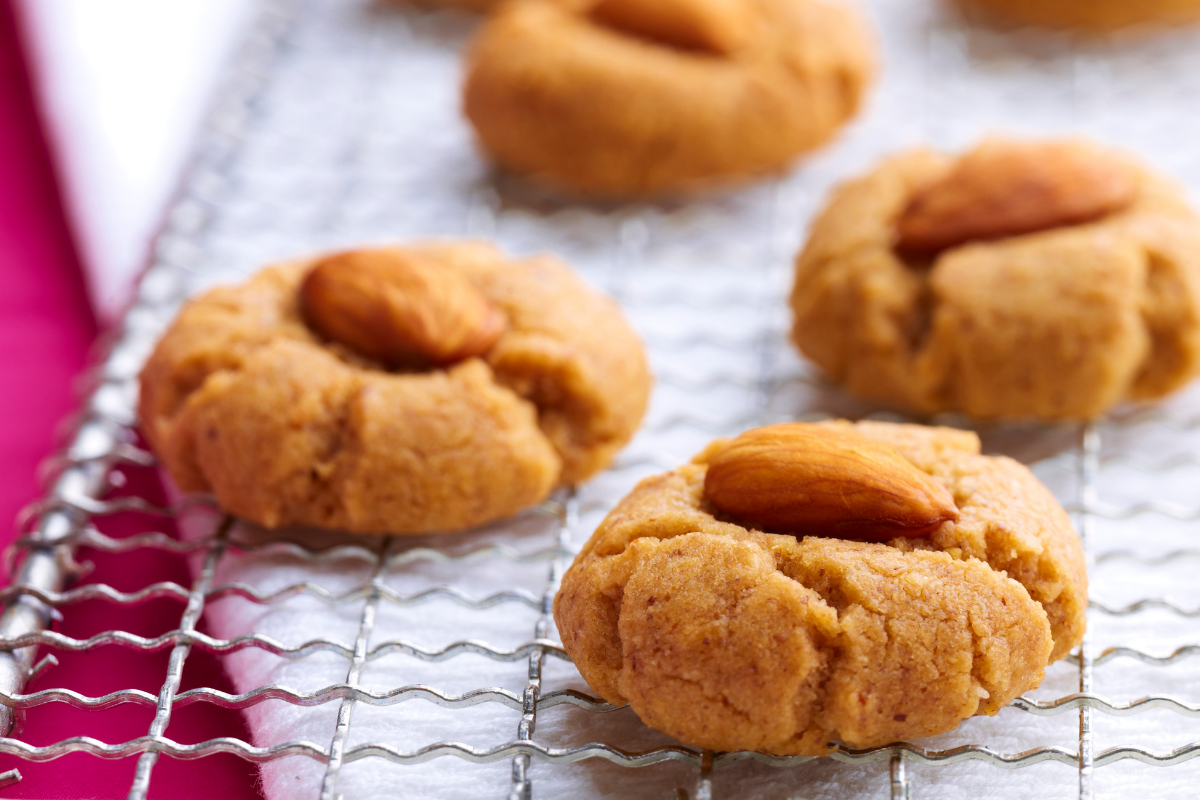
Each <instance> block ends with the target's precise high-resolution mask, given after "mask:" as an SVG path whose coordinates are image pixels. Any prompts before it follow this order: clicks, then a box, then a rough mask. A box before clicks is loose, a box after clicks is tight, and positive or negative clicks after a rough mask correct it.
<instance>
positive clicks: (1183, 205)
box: [791, 143, 1200, 420]
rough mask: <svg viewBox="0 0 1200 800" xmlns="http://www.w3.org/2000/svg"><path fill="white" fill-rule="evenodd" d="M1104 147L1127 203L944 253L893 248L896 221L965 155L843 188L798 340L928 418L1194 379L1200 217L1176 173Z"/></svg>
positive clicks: (1093, 401)
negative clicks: (908, 254)
mask: <svg viewBox="0 0 1200 800" xmlns="http://www.w3.org/2000/svg"><path fill="white" fill-rule="evenodd" d="M1079 146H1080V147H1083V146H1085V145H1084V144H1083V143H1080V144H1079ZM1089 147H1091V146H1090V145H1089ZM1094 154H1095V157H1097V158H1106V159H1114V160H1115V161H1119V162H1121V163H1122V165H1123V166H1124V167H1125V168H1127V169H1129V170H1130V171H1131V173H1132V175H1133V177H1134V179H1135V181H1136V190H1135V194H1134V198H1133V200H1132V202H1131V203H1130V205H1128V206H1127V207H1126V208H1124V209H1123V210H1121V211H1117V212H1115V213H1112V214H1109V215H1108V216H1105V217H1103V218H1101V219H1099V220H1097V221H1094V222H1090V223H1087V224H1081V225H1070V226H1066V227H1059V228H1053V229H1050V230H1045V231H1041V232H1037V233H1031V234H1026V235H1020V236H1012V237H1009V238H1004V239H996V240H992V241H985V242H973V243H968V244H965V245H961V246H958V247H954V248H951V249H949V250H945V251H943V252H942V253H941V254H939V255H938V256H937V257H936V258H935V259H933V260H932V261H930V260H927V259H926V260H921V259H913V258H907V259H906V258H905V257H903V256H901V255H900V254H898V253H897V252H896V251H895V248H894V241H895V236H896V222H897V219H898V218H899V217H900V215H901V214H902V213H903V211H904V209H905V208H906V207H907V205H908V204H909V202H910V200H911V199H912V197H913V196H914V195H915V194H916V193H917V192H918V191H920V190H921V189H922V188H923V187H925V186H927V185H929V184H930V183H931V182H933V181H935V180H937V179H938V178H939V177H941V176H942V175H944V174H946V173H947V171H948V170H949V169H950V168H951V166H952V165H953V164H954V162H955V157H953V156H947V155H944V154H941V153H937V152H934V151H932V150H927V149H918V150H913V151H909V152H905V153H902V154H900V155H898V156H894V157H892V158H890V159H888V160H887V161H885V162H884V163H883V164H881V165H880V166H879V167H877V168H876V169H874V170H873V171H872V172H870V173H869V174H867V175H866V176H864V177H861V178H858V179H856V180H852V181H850V182H848V183H845V184H843V185H842V186H839V187H838V188H836V189H835V190H834V191H833V193H832V196H831V198H830V199H829V201H828V204H827V206H826V207H825V209H824V210H823V211H822V212H821V214H820V215H819V216H818V217H817V219H816V220H815V221H814V223H813V225H812V229H811V231H810V235H809V240H808V243H807V244H806V246H805V247H804V249H803V251H802V252H801V253H800V255H799V256H798V257H797V259H796V279H795V284H794V287H793V290H792V294H791V307H792V310H793V312H794V316H793V326H792V331H791V337H792V340H793V341H794V342H795V344H796V345H797V347H799V349H800V350H801V351H802V352H803V353H804V355H806V356H807V357H808V358H810V359H811V360H813V361H814V362H816V364H817V365H818V366H820V367H821V368H822V370H823V371H824V372H825V373H826V375H827V376H828V377H829V378H830V379H832V380H833V381H836V382H838V383H841V384H844V385H845V386H846V387H847V388H848V389H849V390H850V391H852V392H855V393H857V394H859V395H863V396H865V397H868V398H872V399H875V400H880V401H884V402H888V403H893V404H896V405H900V406H906V407H908V408H912V409H916V410H919V411H922V412H937V411H948V410H961V411H964V412H966V413H967V414H970V415H972V416H974V417H978V418H997V417H1009V418H1013V417H1032V418H1039V419H1044V420H1060V419H1079V418H1091V417H1096V416H1098V415H1100V414H1103V413H1104V412H1105V411H1106V410H1108V409H1109V408H1110V407H1111V406H1113V405H1114V404H1116V403H1118V402H1121V401H1125V400H1146V399H1152V398H1157V397H1161V396H1163V395H1166V394H1168V393H1170V392H1173V391H1175V390H1176V389H1178V388H1180V387H1181V386H1182V385H1183V384H1185V383H1186V382H1187V381H1189V380H1191V379H1192V378H1193V377H1194V376H1195V375H1196V373H1197V372H1198V371H1200V219H1198V218H1197V216H1196V214H1195V212H1194V211H1193V210H1192V209H1191V208H1190V207H1189V205H1188V203H1187V201H1186V199H1185V198H1184V196H1183V191H1182V189H1181V188H1180V187H1179V186H1178V185H1177V184H1175V183H1174V182H1172V181H1170V180H1169V179H1167V178H1164V177H1162V176H1160V175H1157V174H1155V173H1153V172H1151V171H1150V170H1148V169H1147V168H1145V167H1144V166H1142V165H1141V164H1140V163H1136V162H1134V161H1133V160H1132V159H1129V158H1128V157H1126V156H1124V155H1121V154H1118V153H1115V152H1113V151H1111V150H1105V149H1100V148H1098V147H1097V148H1094Z"/></svg>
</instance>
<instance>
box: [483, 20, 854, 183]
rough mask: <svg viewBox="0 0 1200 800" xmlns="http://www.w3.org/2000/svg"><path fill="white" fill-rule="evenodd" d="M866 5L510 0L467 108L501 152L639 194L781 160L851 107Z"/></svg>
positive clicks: (546, 175)
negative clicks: (861, 8)
mask: <svg viewBox="0 0 1200 800" xmlns="http://www.w3.org/2000/svg"><path fill="white" fill-rule="evenodd" d="M871 49H872V48H871V44H870V42H869V40H868V36H867V33H866V30H865V26H864V24H863V22H862V21H861V19H860V18H859V16H858V14H857V13H855V12H853V11H852V10H851V9H849V8H847V7H846V6H843V5H834V4H831V3H827V2H825V0H599V1H598V2H595V0H587V1H586V2H574V3H572V2H555V1H554V0H516V1H515V2H512V3H509V4H506V5H504V6H502V7H501V8H499V9H498V10H497V11H496V13H495V14H494V15H493V16H492V17H491V18H490V19H489V20H488V21H487V22H486V23H485V24H484V26H483V28H482V29H481V30H480V32H479V35H478V37H477V38H476V40H475V42H474V44H473V45H472V47H471V51H470V54H469V56H468V59H467V80H466V86H465V90H464V109H465V112H466V115H467V117H468V118H469V119H470V120H471V123H472V124H473V125H474V126H475V130H476V132H477V134H478V136H479V141H480V142H481V144H482V145H483V147H484V149H485V150H487V151H488V152H489V153H490V154H491V155H492V157H494V158H495V159H496V161H497V162H499V163H500V164H501V165H503V166H505V167H508V168H511V169H513V170H516V171H518V172H523V173H529V174H531V175H533V176H536V177H539V178H542V179H545V180H546V181H549V182H551V183H555V184H558V185H561V186H566V187H570V188H573V189H576V190H580V191H583V192H585V193H594V194H601V195H616V196H621V195H642V194H653V193H663V192H671V191H677V190H686V189H692V188H696V187H702V186H706V185H709V184H715V183H719V182H728V181H730V180H736V179H744V178H746V177H749V176H754V175H759V174H763V173H770V172H776V171H778V170H780V169H782V168H784V167H785V166H786V165H787V164H788V163H790V162H791V161H792V160H793V159H795V158H796V156H798V155H799V154H801V153H803V152H805V151H808V150H811V149H813V148H815V147H817V146H818V145H820V144H822V143H824V142H825V141H827V140H828V139H829V138H830V137H831V136H832V135H833V134H834V132H835V131H836V130H837V129H838V128H839V127H840V126H841V125H842V124H843V123H844V122H845V121H846V120H847V119H849V118H850V117H852V116H853V115H854V114H855V112H856V111H857V110H858V107H859V104H860V102H861V100H862V96H863V93H864V91H865V89H866V86H867V84H868V83H869V81H870V77H871V73H872V59H871Z"/></svg>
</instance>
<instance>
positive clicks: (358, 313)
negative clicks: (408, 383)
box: [300, 248, 507, 369]
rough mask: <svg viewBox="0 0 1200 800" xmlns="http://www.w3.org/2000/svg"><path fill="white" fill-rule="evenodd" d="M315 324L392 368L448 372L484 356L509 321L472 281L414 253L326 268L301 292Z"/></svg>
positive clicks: (383, 253) (362, 253) (337, 258)
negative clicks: (450, 367) (436, 368)
mask: <svg viewBox="0 0 1200 800" xmlns="http://www.w3.org/2000/svg"><path fill="white" fill-rule="evenodd" d="M300 305H301V310H302V312H303V314H304V318H305V320H306V321H307V322H308V324H309V325H310V326H311V327H313V328H314V329H315V330H317V331H318V332H319V333H321V334H322V335H323V336H325V337H327V338H329V339H332V340H334V341H337V342H340V343H342V344H344V345H346V346H348V347H350V348H351V349H353V350H355V351H357V352H359V353H361V354H362V355H365V356H368V357H370V358H374V359H378V360H380V361H383V362H384V363H385V364H387V365H388V366H391V367H401V368H412V369H422V368H428V367H431V366H447V365H449V364H453V363H455V362H457V361H462V360H465V359H467V358H472V357H475V356H482V355H485V354H486V353H487V352H488V351H490V350H491V349H492V347H493V346H494V345H495V344H496V342H497V340H499V338H500V336H501V335H502V334H503V333H504V331H505V329H506V327H507V322H506V320H505V318H504V315H503V314H502V313H501V312H500V310H499V309H498V308H496V307H495V305H493V304H492V302H491V301H490V300H488V299H487V298H486V297H485V296H484V295H483V293H482V292H480V291H479V289H477V288H476V287H475V286H474V285H473V284H472V283H471V282H470V281H468V280H467V279H466V278H464V277H463V276H461V275H459V274H458V273H456V272H453V271H451V270H450V269H448V268H443V267H441V266H440V265H438V264H437V263H436V262H435V261H434V260H433V259H432V258H430V257H429V256H426V255H423V254H420V253H416V252H413V251H409V250H402V249H399V248H395V249H379V250H350V251H347V252H343V253H336V254H334V255H331V256H329V257H327V258H325V259H323V260H321V261H320V262H318V263H317V265H316V266H315V267H314V268H313V269H312V270H311V271H310V272H309V273H308V275H307V276H305V278H304V282H303V283H302V284H301V286H300Z"/></svg>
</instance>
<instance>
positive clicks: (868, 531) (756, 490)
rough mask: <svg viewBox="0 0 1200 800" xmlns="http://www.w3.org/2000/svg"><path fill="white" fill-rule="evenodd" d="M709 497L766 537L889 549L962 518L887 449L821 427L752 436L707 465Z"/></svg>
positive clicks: (937, 487) (934, 486) (937, 489)
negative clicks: (895, 540)
mask: <svg viewBox="0 0 1200 800" xmlns="http://www.w3.org/2000/svg"><path fill="white" fill-rule="evenodd" d="M704 496H705V497H706V498H707V499H708V501H709V502H710V503H712V505H713V506H715V507H716V508H717V509H718V510H719V511H721V512H722V513H724V514H726V515H728V516H730V517H732V518H734V519H735V520H737V521H739V522H744V523H747V524H749V525H752V526H754V527H756V528H759V529H761V530H764V531H769V532H773V533H791V534H795V535H797V536H808V535H811V536H830V537H836V538H839V539H854V540H857V541H863V542H886V541H888V540H890V539H893V538H895V537H897V536H906V537H915V536H924V535H926V534H928V533H931V532H932V531H933V530H935V529H936V528H937V527H938V526H939V525H941V524H942V523H943V522H946V521H947V520H956V519H958V509H957V507H956V506H955V505H954V498H953V497H952V496H951V495H950V492H949V491H948V490H947V489H946V487H944V486H942V485H941V484H940V483H938V482H937V481H936V480H934V479H933V478H932V477H930V476H929V475H928V474H926V473H924V472H922V471H921V470H919V469H917V468H916V467H915V466H913V465H912V463H911V462H909V461H908V460H906V459H905V458H904V457H903V456H901V455H900V454H899V453H898V452H896V450H895V449H894V448H892V447H890V446H888V445H886V444H883V443H881V442H876V441H872V440H870V439H867V438H865V437H862V436H858V435H855V434H852V433H844V432H842V431H838V430H834V429H832V428H828V427H825V426H822V425H809V424H805V423H787V424H782V425H768V426H766V427H762V428H754V429H753V430H749V431H746V432H745V433H743V434H742V435H740V436H738V437H737V438H736V439H734V440H733V441H732V442H731V443H730V444H729V446H728V447H726V448H725V449H724V450H721V451H720V452H718V453H717V454H716V455H715V456H714V457H713V458H711V459H710V460H709V463H708V473H707V474H706V476H705V479H704Z"/></svg>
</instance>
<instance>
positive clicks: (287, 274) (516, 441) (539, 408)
mask: <svg viewBox="0 0 1200 800" xmlns="http://www.w3.org/2000/svg"><path fill="white" fill-rule="evenodd" d="M650 382H651V379H650V374H649V371H648V368H647V365H646V360H645V356H644V353H643V351H642V346H641V343H640V342H639V341H638V338H637V336H636V335H635V334H634V332H633V330H632V329H631V328H630V326H629V324H628V323H627V322H626V320H625V319H624V317H623V316H622V314H621V312H620V310H619V309H618V308H617V306H616V304H615V303H613V302H612V301H611V300H609V299H608V298H606V297H603V296H601V295H599V294H597V293H596V292H594V291H592V290H590V289H589V288H587V287H586V286H584V284H583V283H582V282H581V281H580V280H579V279H578V278H577V277H576V276H575V275H574V274H573V273H572V272H571V270H570V269H569V268H568V267H566V265H564V264H562V263H561V262H559V261H558V260H556V259H554V258H551V257H549V256H535V257H532V258H525V259H519V260H510V259H508V258H505V257H504V256H503V255H502V254H501V253H500V252H499V251H497V250H496V249H495V248H494V247H491V246H490V245H487V244H483V243H475V242H469V243H453V244H451V243H426V244H420V245H416V246H413V247H409V248H382V249H377V250H360V251H351V252H348V253H340V254H334V255H332V256H325V257H321V258H309V259H304V260H301V261H293V262H289V263H285V264H280V265H278V266H273V267H268V268H267V269H264V270H263V271H262V272H260V273H258V274H257V275H255V276H254V277H253V278H251V279H250V280H249V281H247V282H246V283H244V284H242V285H239V286H231V287H222V288H217V289H214V290H212V291H210V292H208V293H207V294H205V295H203V296H201V297H199V298H197V299H194V300H192V301H191V302H189V303H188V304H187V305H186V306H185V307H184V309H183V310H182V311H181V312H180V314H179V317H178V319H177V320H176V321H175V323H174V325H173V326H172V327H171V328H170V330H168V331H167V333H166V335H165V336H163V338H162V340H161V341H160V342H159V344H158V346H157V348H156V349H155V351H154V353H153V354H152V355H151V357H150V359H149V361H148V362H147V363H146V366H145V368H144V369H143V371H142V376H141V398H140V402H139V406H138V410H139V415H140V418H141V421H142V429H143V431H144V433H145V435H146V438H147V439H148V440H149V442H150V444H151V446H152V447H153V448H154V450H155V452H157V453H158V455H159V457H160V459H161V460H162V462H163V464H164V465H165V466H166V468H167V470H168V471H169V472H170V473H171V476H172V477H173V478H174V479H175V481H176V483H178V484H179V486H180V488H182V489H184V490H187V491H211V492H213V493H214V494H215V495H216V497H217V501H218V502H219V503H220V504H221V506H222V507H224V508H225V509H227V510H228V511H230V512H232V513H234V514H237V515H239V516H242V517H244V518H246V519H249V520H252V521H254V522H257V523H259V524H262V525H265V526H267V527H276V526H279V525H289V524H307V525H317V526H321V527H327V528H340V529H345V530H349V531H355V532H389V533H427V532H433V531H451V530H461V529H463V528H468V527H471V526H475V525H480V524H483V523H485V522H488V521H491V520H495V519H499V518H501V517H505V516H508V515H511V514H513V513H515V512H517V511H519V510H521V509H523V508H526V507H528V506H530V505H533V504H536V503H538V502H540V501H541V500H543V499H544V498H545V497H546V495H547V494H548V493H549V492H550V491H551V490H552V489H553V488H554V487H555V486H558V485H561V484H571V483H576V482H579V481H582V480H584V479H586V478H588V477H589V476H591V475H593V474H595V473H596V472H597V471H599V470H601V469H603V468H604V467H606V466H607V465H608V464H609V463H610V462H611V461H612V459H613V458H614V457H615V455H616V453H617V451H618V450H619V449H620V448H621V447H623V446H624V445H625V443H626V442H627V441H628V440H629V438H630V437H631V436H632V435H633V433H634V431H635V430H636V429H637V427H638V425H639V423H640V421H641V418H642V415H643V413H644V411H645V408H646V402H647V399H648V395H649V390H650Z"/></svg>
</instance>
